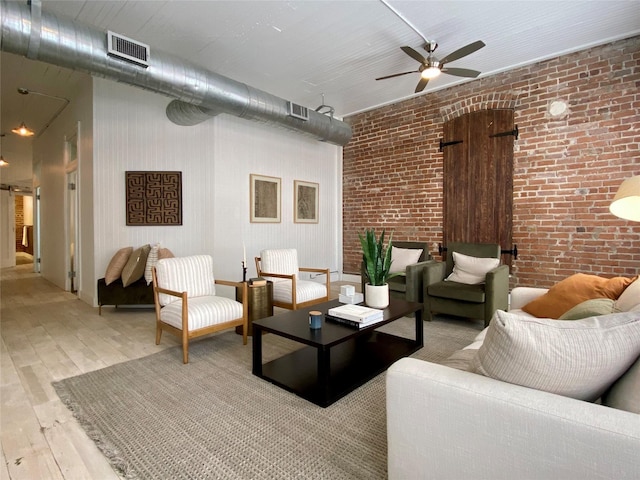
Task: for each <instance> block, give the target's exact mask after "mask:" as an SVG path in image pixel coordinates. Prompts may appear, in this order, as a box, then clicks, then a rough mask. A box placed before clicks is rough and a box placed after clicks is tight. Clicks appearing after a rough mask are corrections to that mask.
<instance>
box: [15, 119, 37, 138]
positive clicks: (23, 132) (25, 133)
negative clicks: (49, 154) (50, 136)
mask: <svg viewBox="0 0 640 480" xmlns="http://www.w3.org/2000/svg"><path fill="white" fill-rule="evenodd" d="M11 131H12V132H13V133H16V134H18V135H20V136H21V137H31V136H33V135H34V134H35V132H34V131H33V130H31V129H30V128H29V127H27V126H26V125H25V123H24V122H22V123H21V124H20V126H19V127H16V128H14V129H13V130H11Z"/></svg>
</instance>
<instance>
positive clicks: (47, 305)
mask: <svg viewBox="0 0 640 480" xmlns="http://www.w3.org/2000/svg"><path fill="white" fill-rule="evenodd" d="M32 270H33V265H32V264H25V265H19V266H16V267H13V268H4V269H2V280H1V283H0V296H1V299H0V331H1V333H2V344H1V359H0V369H1V370H0V373H1V379H2V381H1V385H0V388H1V389H0V401H1V413H2V415H1V422H2V423H1V431H2V438H1V440H2V459H1V461H2V465H1V467H0V479H1V480H5V479H12V480H15V479H25V480H27V479H28V480H33V479H41V480H47V479H73V480H79V479H83V480H84V479H96V480H109V479H118V478H120V477H119V476H118V475H117V474H116V473H115V472H114V471H113V470H112V469H111V467H110V466H109V464H108V462H107V461H106V459H105V457H103V455H102V454H101V453H100V451H99V450H98V448H97V447H96V446H95V444H94V442H93V441H92V440H90V439H89V438H88V437H87V435H86V434H85V433H84V431H83V430H82V428H81V427H80V426H79V425H78V423H77V422H76V421H75V419H73V417H72V416H71V412H70V411H69V410H68V409H67V408H66V407H65V406H64V405H63V404H62V402H61V401H60V399H59V398H58V396H57V395H56V393H55V391H54V390H53V387H52V386H51V382H52V381H56V380H59V379H62V378H67V377H71V376H75V375H79V374H82V373H84V372H88V371H92V370H97V369H100V368H104V367H106V366H109V365H112V364H115V363H119V362H123V361H127V360H130V359H133V358H138V357H143V356H146V355H150V354H152V353H155V352H159V351H161V350H163V349H166V348H169V347H173V346H176V345H179V342H178V339H177V338H176V337H174V336H173V335H164V336H163V339H162V343H161V345H159V346H156V345H155V342H154V338H155V317H154V313H153V310H152V309H114V308H105V309H103V313H102V316H99V315H98V309H97V308H92V307H90V306H89V305H87V304H86V303H84V302H82V301H80V300H78V299H77V297H76V296H74V295H72V294H70V293H68V292H64V291H62V290H60V289H59V288H58V287H56V286H54V285H53V284H51V283H49V282H48V281H46V280H44V279H42V278H41V277H40V275H38V274H36V273H33V271H32Z"/></svg>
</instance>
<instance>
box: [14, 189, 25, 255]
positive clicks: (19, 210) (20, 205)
mask: <svg viewBox="0 0 640 480" xmlns="http://www.w3.org/2000/svg"><path fill="white" fill-rule="evenodd" d="M13 198H15V209H16V216H15V218H16V225H15V228H16V252H25V251H26V249H25V247H24V245H22V227H23V226H24V197H23V196H22V195H14V196H13Z"/></svg>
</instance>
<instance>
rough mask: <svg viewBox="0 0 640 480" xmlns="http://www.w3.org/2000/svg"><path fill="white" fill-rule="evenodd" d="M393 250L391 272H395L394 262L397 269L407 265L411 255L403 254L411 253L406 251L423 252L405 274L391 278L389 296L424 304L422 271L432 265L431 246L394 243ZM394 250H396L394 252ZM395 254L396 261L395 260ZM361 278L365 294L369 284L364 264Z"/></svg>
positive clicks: (415, 243)
mask: <svg viewBox="0 0 640 480" xmlns="http://www.w3.org/2000/svg"><path fill="white" fill-rule="evenodd" d="M392 247H393V248H392V250H391V259H392V263H391V272H394V270H395V269H394V262H395V267H396V269H397V267H398V266H399V265H402V266H404V264H405V263H406V262H405V261H406V259H407V257H408V256H409V255H402V254H403V253H409V254H410V253H411V252H406V251H405V250H422V252H421V253H420V254H419V255H418V254H417V253H416V254H415V255H416V257H417V261H415V262H413V263H410V264H407V266H406V267H405V268H404V272H401V273H400V274H399V275H398V276H396V277H393V278H390V279H389V281H388V283H389V295H390V296H394V297H397V298H402V299H403V300H407V301H408V302H420V303H422V301H423V300H422V290H423V289H422V281H423V274H422V270H423V268H424V266H425V265H426V264H428V263H432V262H433V260H431V255H430V254H429V245H428V244H427V243H425V242H395V241H394V242H392ZM394 249H400V250H396V251H395V252H394ZM394 254H395V259H394ZM360 278H361V279H362V291H363V292H364V285H365V283H367V277H366V275H365V268H364V262H363V263H362V265H361V267H360Z"/></svg>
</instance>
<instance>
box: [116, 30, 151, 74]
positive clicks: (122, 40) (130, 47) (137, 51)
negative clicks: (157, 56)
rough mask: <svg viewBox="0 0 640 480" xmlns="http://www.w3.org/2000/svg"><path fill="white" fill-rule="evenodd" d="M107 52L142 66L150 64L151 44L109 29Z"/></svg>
mask: <svg viewBox="0 0 640 480" xmlns="http://www.w3.org/2000/svg"><path fill="white" fill-rule="evenodd" d="M107 54H108V55H109V56H111V57H117V58H121V59H122V60H126V61H127V62H131V63H135V64H136V65H140V66H142V67H145V68H147V67H148V66H149V45H145V44H144V43H140V42H137V41H135V40H132V39H130V38H127V37H125V36H124V35H120V34H118V33H113V32H110V31H107Z"/></svg>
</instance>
